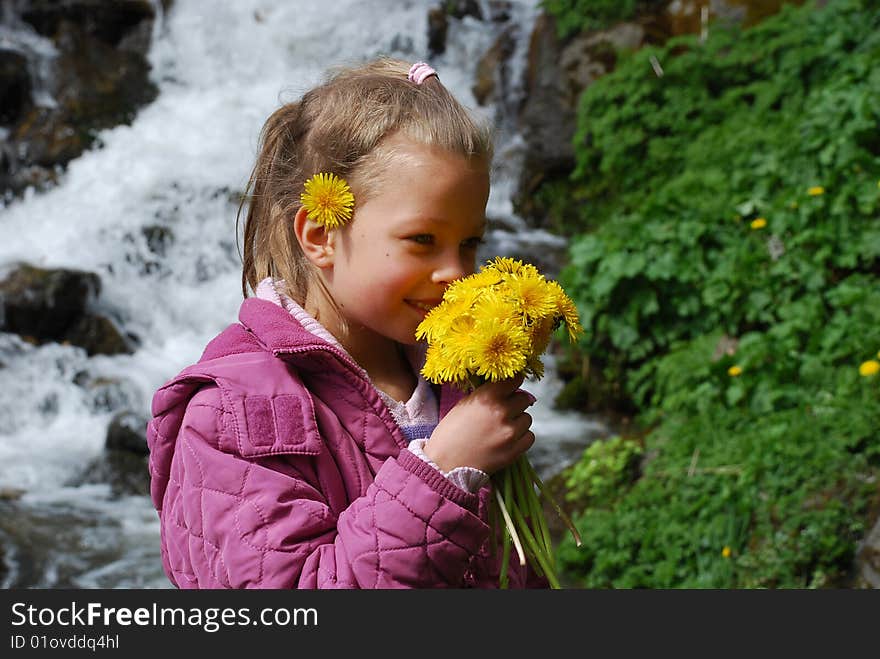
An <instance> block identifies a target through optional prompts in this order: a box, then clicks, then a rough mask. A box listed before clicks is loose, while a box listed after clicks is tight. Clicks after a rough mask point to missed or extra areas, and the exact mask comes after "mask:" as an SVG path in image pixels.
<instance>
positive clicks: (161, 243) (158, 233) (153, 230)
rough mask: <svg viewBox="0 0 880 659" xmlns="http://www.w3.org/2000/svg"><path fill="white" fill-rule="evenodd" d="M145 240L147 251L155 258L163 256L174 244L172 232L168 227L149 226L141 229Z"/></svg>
mask: <svg viewBox="0 0 880 659" xmlns="http://www.w3.org/2000/svg"><path fill="white" fill-rule="evenodd" d="M141 231H142V232H143V234H144V238H146V239H147V249H149V250H150V252H152V253H153V254H155V255H156V256H160V257H161V256H165V252H166V251H167V250H168V247H169V246H170V245H171V243H173V242H174V232H173V231H171V229H169V228H168V227H164V226H161V225H158V224H150V225H148V226H145V227H143V228H142V229H141Z"/></svg>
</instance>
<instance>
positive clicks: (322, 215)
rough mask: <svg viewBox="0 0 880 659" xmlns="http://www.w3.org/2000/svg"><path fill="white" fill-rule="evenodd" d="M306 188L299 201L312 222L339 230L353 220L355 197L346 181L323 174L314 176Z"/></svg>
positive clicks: (332, 175)
mask: <svg viewBox="0 0 880 659" xmlns="http://www.w3.org/2000/svg"><path fill="white" fill-rule="evenodd" d="M304 187H305V192H303V193H302V194H301V195H300V197H299V199H300V202H301V203H302V205H303V208H305V209H306V210H307V211H308V217H309V219H310V220H314V221H315V222H317V223H318V224H321V225H323V226H325V227H327V228H328V229H337V228H339V227H341V226H342V225H343V224H345V223H346V222H347V221H348V220H350V219H351V210H352V207H353V206H354V195H353V194H352V193H351V188H349V187H348V183H346V182H345V180H344V179H341V178H339V177H338V176H336V175H335V174H325V173H323V172H322V173H318V174H315V175H314V176H312V178H310V179H309V180H308V181H306V184H305V186H304Z"/></svg>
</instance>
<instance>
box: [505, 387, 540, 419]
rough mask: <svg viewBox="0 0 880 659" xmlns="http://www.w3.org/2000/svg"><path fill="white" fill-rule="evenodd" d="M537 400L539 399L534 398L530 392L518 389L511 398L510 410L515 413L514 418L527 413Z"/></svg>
mask: <svg viewBox="0 0 880 659" xmlns="http://www.w3.org/2000/svg"><path fill="white" fill-rule="evenodd" d="M535 400H537V399H536V398H535V397H534V396H532V394H530V393H529V392H528V391H523V390H522V389H518V390H517V391H516V392H514V394H513V395H512V396H511V397H510V409H511V410H512V411H514V413H515V414H514V416H516V415H517V414H520V413H521V412H523V411H525V410H526V409H527V408H528V407H529V406H531V405H533V404H534V402H535Z"/></svg>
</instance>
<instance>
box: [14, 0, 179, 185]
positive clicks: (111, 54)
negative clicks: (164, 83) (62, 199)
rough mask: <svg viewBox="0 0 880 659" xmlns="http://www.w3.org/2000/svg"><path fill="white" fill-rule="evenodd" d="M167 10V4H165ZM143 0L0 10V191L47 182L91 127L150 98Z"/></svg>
mask: <svg viewBox="0 0 880 659" xmlns="http://www.w3.org/2000/svg"><path fill="white" fill-rule="evenodd" d="M163 4H164V5H165V6H167V5H168V4H170V3H168V2H166V3H163ZM158 18H160V17H159V16H157V15H156V10H155V8H154V5H153V3H151V2H149V0H120V1H117V2H106V0H17V1H16V2H13V3H11V4H10V5H8V6H6V7H4V11H3V12H2V13H0V28H2V29H3V31H4V33H5V35H6V36H7V39H6V40H5V41H4V43H5V45H4V47H2V48H0V136H2V137H3V141H2V143H0V195H2V196H3V197H4V198H6V199H9V198H11V197H13V196H16V195H19V194H21V193H22V192H23V191H24V190H25V189H26V188H28V187H30V186H33V187H34V188H36V189H38V190H41V189H45V188H47V187H49V186H51V185H52V184H53V183H54V182H55V181H56V180H57V178H58V174H59V173H60V172H61V171H63V168H64V167H65V166H66V165H67V163H68V162H70V161H71V160H72V159H74V158H76V157H77V156H79V155H80V154H82V153H83V151H85V150H86V149H88V148H91V147H94V146H100V145H96V134H97V131H99V130H101V129H104V128H110V127H112V126H116V125H119V124H123V123H130V122H131V121H132V119H133V118H134V116H135V114H136V113H137V111H138V109H139V108H141V107H143V106H144V105H146V104H148V103H150V102H151V101H152V100H154V99H155V98H156V95H157V93H158V90H157V88H156V86H155V84H154V83H153V82H152V81H151V80H150V65H149V62H148V61H147V53H148V51H149V47H150V41H151V37H152V32H153V26H154V23H155V21H156V20H157V19H158Z"/></svg>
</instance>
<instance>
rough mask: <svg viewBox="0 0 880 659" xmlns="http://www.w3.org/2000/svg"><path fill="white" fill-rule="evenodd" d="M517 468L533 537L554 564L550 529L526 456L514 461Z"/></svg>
mask: <svg viewBox="0 0 880 659" xmlns="http://www.w3.org/2000/svg"><path fill="white" fill-rule="evenodd" d="M516 466H517V468H518V469H519V480H520V481H521V482H522V483H523V487H524V488H525V490H526V494H527V497H526V498H527V500H528V505H529V508H528V512H529V517H530V518H531V521H532V526H533V527H534V529H535V539H536V540H538V541H540V542H541V543H542V544H543V547H544V550H545V552H546V554H547V557H548V558H549V559H550V560H551V564H555V562H556V561H555V558H554V556H553V541H552V540H551V538H550V529H548V528H547V518H546V517H544V510H543V508H542V507H541V501H540V500H539V499H538V495H537V494H536V493H535V482H534V481H533V480H532V470H531V469H530V468H529V461H528V458H526V457H525V456H521V457H520V458H519V460H517V463H516Z"/></svg>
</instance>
